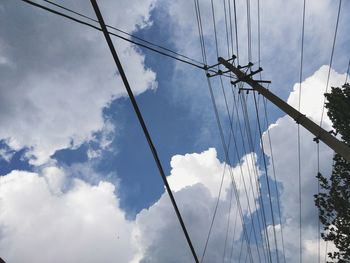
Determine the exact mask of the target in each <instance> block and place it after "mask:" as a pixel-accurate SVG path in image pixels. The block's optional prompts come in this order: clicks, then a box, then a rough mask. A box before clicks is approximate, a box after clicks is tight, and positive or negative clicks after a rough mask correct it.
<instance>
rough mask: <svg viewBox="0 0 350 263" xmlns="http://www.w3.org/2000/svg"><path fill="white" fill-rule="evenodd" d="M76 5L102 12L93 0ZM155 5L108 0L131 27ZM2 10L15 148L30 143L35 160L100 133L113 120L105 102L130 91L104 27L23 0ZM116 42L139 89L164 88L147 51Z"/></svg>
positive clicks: (105, 7) (117, 19)
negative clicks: (106, 114)
mask: <svg viewBox="0 0 350 263" xmlns="http://www.w3.org/2000/svg"><path fill="white" fill-rule="evenodd" d="M64 4H66V5H67V6H71V5H70V4H72V3H71V1H67V3H64ZM74 5H75V7H76V8H77V10H78V11H83V12H85V13H87V14H88V15H90V16H92V17H94V16H93V12H92V9H91V6H90V5H89V3H88V2H86V1H79V3H78V2H75V3H74ZM121 5H122V6H123V7H124V8H121ZM152 6H153V1H152V0H149V1H142V4H140V3H139V2H137V3H136V2H135V3H132V2H130V1H118V3H116V2H115V1H103V3H101V8H102V11H103V12H104V15H105V17H106V21H107V22H109V23H110V24H111V25H117V26H119V27H122V28H123V29H124V30H127V31H133V30H135V29H136V27H137V26H141V27H142V26H146V25H148V24H149V23H150V21H149V12H150V10H151V9H152ZM135 7H137V8H135ZM1 10H2V15H1V34H0V58H1V61H2V62H1V63H0V68H1V71H0V76H1V79H2V81H1V84H0V91H1V98H0V119H1V121H0V122H1V125H0V126H1V128H0V139H3V140H4V141H5V142H6V143H7V144H8V146H10V147H11V148H12V149H14V150H19V149H21V148H24V147H25V148H28V151H27V157H28V158H29V159H30V162H31V163H33V164H36V165H38V164H43V163H44V162H46V161H47V160H48V159H49V157H50V156H51V155H52V154H54V153H55V151H57V150H59V149H64V148H69V147H73V148H74V147H78V146H79V145H81V144H82V143H83V142H85V141H89V140H93V139H94V134H95V133H96V132H99V131H102V130H104V129H105V125H106V123H107V125H109V124H108V120H105V118H104V116H103V113H102V111H103V109H104V108H105V107H108V106H109V104H110V103H111V101H112V100H114V99H116V98H119V97H121V96H125V94H126V93H125V91H124V87H123V85H122V83H121V80H120V79H119V77H118V74H117V73H116V69H115V65H114V64H113V60H112V58H111V55H110V53H109V50H108V48H107V45H106V43H105V41H104V39H103V36H102V34H101V32H97V31H94V30H91V29H90V28H86V27H84V26H82V25H79V24H76V23H72V22H70V21H67V20H65V19H63V18H61V17H58V16H55V15H53V14H49V13H47V12H44V11H43V10H40V9H38V8H33V7H31V6H29V5H27V4H25V3H24V2H20V1H10V2H3V3H1ZM121 13H123V15H121ZM125 13H127V14H128V19H123V21H121V17H124V14H125ZM116 44H117V50H118V51H119V52H120V54H121V59H122V61H123V62H124V64H125V70H126V73H127V75H132V76H137V77H134V78H130V82H131V86H132V88H133V90H134V92H135V94H140V93H142V92H143V91H145V90H147V89H154V88H156V82H155V73H154V72H152V71H151V70H150V69H147V68H145V65H144V56H142V55H141V54H140V53H139V52H138V51H137V50H136V49H135V48H133V47H132V46H131V45H129V44H127V43H125V42H120V41H118V42H117V43H116ZM4 55H6V57H5V56H4ZM103 143H105V142H103ZM91 155H92V156H94V155H93V153H91Z"/></svg>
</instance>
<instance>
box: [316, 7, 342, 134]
mask: <svg viewBox="0 0 350 263" xmlns="http://www.w3.org/2000/svg"><path fill="white" fill-rule="evenodd" d="M341 3H342V0H339V6H338V14H337V22H336V25H335V30H334V37H333V45H332V52H331V58H330V61H329V69H328V75H327V83H326V91H325V92H324V93H327V92H328V84H329V78H330V75H331V68H332V62H333V55H334V48H335V42H336V39H337V33H338V24H339V17H340V10H341ZM325 102H326V97H325V98H324V100H323V107H322V114H321V121H320V127H321V128H322V123H323V115H324V108H325Z"/></svg>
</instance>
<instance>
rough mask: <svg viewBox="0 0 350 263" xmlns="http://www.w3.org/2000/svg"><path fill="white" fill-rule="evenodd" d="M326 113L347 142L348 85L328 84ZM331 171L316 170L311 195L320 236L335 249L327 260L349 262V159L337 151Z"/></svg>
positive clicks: (349, 136)
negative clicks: (325, 173) (328, 173)
mask: <svg viewBox="0 0 350 263" xmlns="http://www.w3.org/2000/svg"><path fill="white" fill-rule="evenodd" d="M325 96H326V99H327V101H328V102H327V103H326V108H327V109H328V116H329V118H330V119H331V120H332V122H333V128H334V129H335V131H336V133H339V134H340V135H341V138H342V140H343V141H344V142H345V143H346V144H348V145H350V86H349V84H345V85H343V87H342V88H334V87H332V90H331V93H327V94H325ZM333 160H334V164H333V171H332V174H331V176H330V178H329V179H328V178H327V177H325V176H323V175H322V174H320V173H318V174H317V176H316V178H317V179H318V180H319V183H320V189H321V191H320V193H318V194H316V195H314V197H315V205H316V206H317V207H318V208H319V219H320V222H321V223H322V224H323V229H324V231H323V233H321V236H322V238H323V239H324V240H325V241H331V242H333V243H334V245H335V246H336V248H337V249H338V252H331V253H328V257H329V259H331V261H329V262H338V263H343V262H344V263H345V262H347V263H349V262H350V163H348V162H347V161H346V160H344V158H342V157H341V156H340V155H338V154H336V155H335V156H334V158H333Z"/></svg>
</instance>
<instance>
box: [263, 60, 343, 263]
mask: <svg viewBox="0 0 350 263" xmlns="http://www.w3.org/2000/svg"><path fill="white" fill-rule="evenodd" d="M328 69H329V67H328V66H322V67H321V68H320V69H319V70H317V71H316V72H315V73H314V74H313V75H312V76H310V77H308V78H307V79H306V80H305V81H303V82H302V86H301V94H302V97H301V111H302V112H303V113H304V114H306V115H307V116H308V117H309V118H311V119H312V120H313V121H314V122H316V123H319V122H320V120H321V112H322V107H323V99H324V97H323V93H324V91H325V85H326V80H327V74H328ZM344 80H345V74H339V73H337V72H335V71H334V70H331V77H330V86H341V85H342V84H343V83H344ZM298 98H299V84H298V83H297V84H295V85H294V87H293V91H292V92H291V94H290V96H289V98H288V103H290V104H291V105H292V106H293V107H295V108H297V107H298ZM323 128H324V129H325V130H331V129H332V123H331V121H330V120H329V118H328V117H327V112H326V111H325V113H324V118H323ZM269 132H270V135H271V137H272V144H273V154H274V157H275V168H276V172H277V176H278V181H279V182H280V183H281V184H282V193H281V205H282V214H283V218H284V222H285V224H284V225H283V227H284V231H285V236H288V239H285V246H286V248H288V249H287V250H286V252H287V258H288V260H289V261H290V262H294V261H297V260H298V258H297V255H298V250H299V241H298V240H299V230H298V229H299V212H298V211H299V197H298V196H299V194H298V183H296V182H298V169H297V167H298V156H297V126H296V123H295V121H294V120H292V119H291V118H290V117H289V116H284V117H282V118H280V119H278V120H277V121H276V123H274V124H272V125H270V127H269ZM314 137H315V136H313V135H312V134H310V133H309V132H308V131H306V130H305V129H304V128H303V127H301V128H300V147H301V185H302V189H301V191H302V240H303V242H302V247H303V253H304V257H305V258H304V259H305V260H306V261H308V262H309V261H312V260H314V259H315V255H316V254H317V250H316V251H315V250H314V249H315V248H316V249H317V242H318V230H317V225H318V214H317V213H318V212H317V209H316V207H315V205H314V201H313V200H314V198H313V195H314V194H316V193H317V191H318V190H317V189H318V186H317V179H316V175H317V145H316V143H315V142H314V141H313V139H314ZM263 142H264V143H265V144H267V143H268V135H267V133H266V132H265V133H264V135H263ZM319 146H320V171H321V172H322V173H323V174H324V175H329V174H330V172H331V168H332V156H333V151H332V150H331V149H329V148H328V147H327V146H325V145H324V144H323V143H322V142H320V145H319ZM267 155H268V156H270V157H271V153H270V152H269V151H268V150H267ZM272 172H273V171H272V166H271V165H270V166H269V174H270V175H272ZM322 247H323V248H324V244H323V243H322ZM323 252H324V249H323V250H322V253H323Z"/></svg>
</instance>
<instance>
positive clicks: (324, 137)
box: [218, 57, 350, 162]
mask: <svg viewBox="0 0 350 263" xmlns="http://www.w3.org/2000/svg"><path fill="white" fill-rule="evenodd" d="M218 61H219V63H220V64H222V65H224V66H225V67H226V68H227V69H228V70H230V71H231V72H232V73H233V74H235V75H236V77H237V80H236V81H234V82H231V83H232V84H234V85H235V84H237V83H238V82H241V81H242V82H245V83H247V84H248V85H249V86H251V87H252V88H253V90H255V91H257V92H259V93H260V94H261V95H263V96H264V97H265V98H267V99H268V100H269V101H271V102H272V103H273V104H275V105H276V106H277V107H278V108H280V109H281V110H282V111H284V112H285V113H286V114H288V115H289V116H290V117H292V118H293V119H294V120H295V121H296V122H297V123H298V124H300V125H301V126H303V127H304V128H305V129H307V130H308V131H309V132H311V133H312V134H313V135H315V136H316V138H315V139H314V141H316V142H317V143H318V141H319V140H320V141H322V142H324V143H325V144H326V145H328V146H329V147H330V148H331V149H332V150H334V151H335V152H336V153H338V154H339V155H341V156H342V157H343V158H344V159H345V160H347V161H348V162H350V147H349V146H347V145H346V144H345V143H343V142H341V141H340V140H338V139H337V138H336V137H335V136H333V135H332V134H331V133H329V132H328V131H326V130H325V129H323V128H322V127H321V126H319V125H317V124H316V123H314V122H313V121H312V120H310V119H309V118H307V117H306V116H305V115H304V114H302V113H301V112H299V111H298V110H296V109H295V108H293V107H292V106H290V105H289V104H288V103H286V102H285V101H283V100H282V99H280V98H279V97H278V96H276V95H275V94H273V93H272V92H271V91H269V90H268V89H266V88H265V87H263V86H261V85H260V84H259V82H266V81H259V80H254V79H252V76H253V75H255V74H256V73H258V72H260V71H262V69H261V68H259V69H258V70H257V71H252V72H251V73H250V74H246V73H244V72H242V71H241V70H240V69H239V68H238V67H235V66H234V65H233V64H231V63H230V62H228V61H227V60H225V59H224V58H222V57H219V58H218ZM250 65H251V64H248V66H249V67H250ZM240 68H242V67H240Z"/></svg>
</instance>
